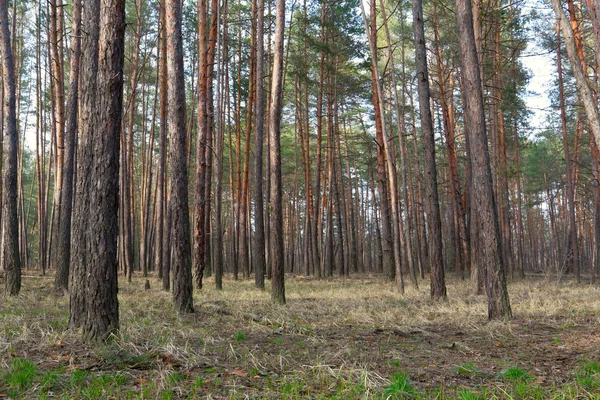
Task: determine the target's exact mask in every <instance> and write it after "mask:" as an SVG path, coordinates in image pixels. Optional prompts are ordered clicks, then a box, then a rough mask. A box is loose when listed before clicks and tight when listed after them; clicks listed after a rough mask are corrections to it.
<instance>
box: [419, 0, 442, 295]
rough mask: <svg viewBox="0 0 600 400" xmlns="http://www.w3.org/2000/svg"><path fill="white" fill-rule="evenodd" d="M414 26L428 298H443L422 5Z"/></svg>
mask: <svg viewBox="0 0 600 400" xmlns="http://www.w3.org/2000/svg"><path fill="white" fill-rule="evenodd" d="M412 4H413V26H414V31H415V57H416V68H417V82H418V87H419V113H420V115H421V131H422V135H423V153H424V158H425V160H424V162H425V197H426V199H425V200H426V212H427V224H428V231H429V244H430V246H429V249H430V250H429V263H430V267H431V290H430V294H431V297H433V298H435V299H440V298H445V297H446V280H445V277H444V260H443V252H442V219H441V216H440V203H439V198H438V191H437V171H436V165H435V138H434V136H433V117H432V115H431V108H430V106H429V103H430V94H429V74H428V71H427V50H426V48H425V28H424V24H423V3H422V1H421V0H413V3H412Z"/></svg>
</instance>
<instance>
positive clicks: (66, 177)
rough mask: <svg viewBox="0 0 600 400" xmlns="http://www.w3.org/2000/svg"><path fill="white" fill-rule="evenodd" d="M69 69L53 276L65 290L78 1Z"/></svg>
mask: <svg viewBox="0 0 600 400" xmlns="http://www.w3.org/2000/svg"><path fill="white" fill-rule="evenodd" d="M71 51H72V55H71V68H70V75H69V92H68V93H67V118H66V130H65V143H64V144H65V149H64V164H63V166H62V169H63V183H62V186H63V193H62V196H61V197H60V201H61V204H60V210H61V212H60V223H59V227H58V230H59V232H58V242H57V247H56V248H57V254H56V261H55V263H54V265H55V268H56V275H55V279H54V287H55V289H57V290H63V291H66V290H67V289H68V284H69V259H70V257H71V215H72V211H73V175H74V167H75V145H76V140H77V128H78V126H77V117H78V111H79V101H78V100H79V64H80V60H81V0H75V1H74V2H73V27H72V39H71Z"/></svg>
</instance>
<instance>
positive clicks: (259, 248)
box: [253, 0, 267, 289]
mask: <svg viewBox="0 0 600 400" xmlns="http://www.w3.org/2000/svg"><path fill="white" fill-rule="evenodd" d="M256 12H257V21H256V25H257V27H256V31H257V37H256V102H255V106H256V111H255V113H254V120H255V123H254V126H255V131H256V136H255V138H256V141H255V147H254V156H255V169H254V227H255V231H256V233H255V234H254V257H253V260H254V285H255V286H256V287H257V288H259V289H264V288H265V271H266V268H267V265H266V260H265V224H264V215H263V210H264V203H263V138H264V94H263V88H264V52H265V45H264V15H265V2H264V0H257V10H256Z"/></svg>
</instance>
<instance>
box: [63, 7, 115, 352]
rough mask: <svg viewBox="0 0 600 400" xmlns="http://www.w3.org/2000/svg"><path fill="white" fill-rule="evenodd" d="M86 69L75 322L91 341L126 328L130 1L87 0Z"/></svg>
mask: <svg viewBox="0 0 600 400" xmlns="http://www.w3.org/2000/svg"><path fill="white" fill-rule="evenodd" d="M82 25H83V26H86V28H87V32H88V35H84V36H83V38H82V59H81V72H80V73H81V75H80V78H81V79H80V83H81V87H80V106H81V110H80V128H81V141H80V145H79V148H78V149H79V151H78V159H77V185H76V187H77V192H76V197H75V204H74V210H75V212H74V215H73V220H74V221H73V230H72V238H73V241H72V246H73V248H72V253H71V265H72V268H73V269H72V274H71V279H70V295H71V298H70V300H71V307H70V311H71V319H70V325H71V327H74V328H77V327H81V328H82V333H83V338H84V340H86V341H100V340H105V339H107V338H108V337H109V336H110V335H111V334H113V333H115V332H116V331H117V330H118V328H119V308H118V301H117V235H118V190H119V179H118V176H119V147H120V146H119V134H120V128H121V112H122V104H123V60H124V38H125V2H124V1H123V0H102V1H92V2H90V3H86V4H85V5H84V7H83V20H82Z"/></svg>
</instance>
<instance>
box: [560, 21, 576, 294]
mask: <svg viewBox="0 0 600 400" xmlns="http://www.w3.org/2000/svg"><path fill="white" fill-rule="evenodd" d="M557 39H558V40H557V45H556V46H557V47H556V63H557V65H558V91H559V102H560V121H561V128H562V129H561V130H562V136H563V148H564V152H565V165H566V177H567V200H568V210H569V211H568V212H569V245H568V249H567V251H568V252H572V253H573V269H574V272H575V279H576V280H577V283H579V281H580V274H579V246H578V244H577V243H578V242H577V220H576V218H575V184H574V183H575V182H574V176H573V172H572V168H573V160H572V159H571V154H570V150H569V136H568V133H567V116H566V110H565V95H564V90H563V71H562V59H561V53H560V50H561V45H560V32H558V26H557Z"/></svg>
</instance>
